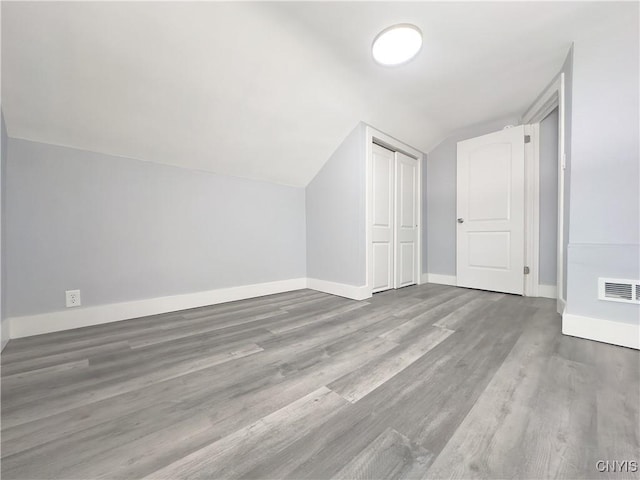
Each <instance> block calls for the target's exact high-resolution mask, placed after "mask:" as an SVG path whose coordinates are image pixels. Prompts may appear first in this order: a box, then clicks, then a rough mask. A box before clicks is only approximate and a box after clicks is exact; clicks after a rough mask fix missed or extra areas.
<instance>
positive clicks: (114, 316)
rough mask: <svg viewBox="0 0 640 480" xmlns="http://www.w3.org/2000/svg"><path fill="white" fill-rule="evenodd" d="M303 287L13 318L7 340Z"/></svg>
mask: <svg viewBox="0 0 640 480" xmlns="http://www.w3.org/2000/svg"><path fill="white" fill-rule="evenodd" d="M306 287H307V279H306V278H295V279H291V280H281V281H277V282H268V283H258V284H254V285H243V286H241V287H231V288H221V289H218V290H209V291H206V292H197V293H187V294H184V295H172V296H169V297H159V298H150V299H146V300H137V301H134V302H123V303H112V304H108V305H99V306H95V307H84V308H82V307H79V308H72V309H69V310H63V311H58V312H51V313H43V314H39V315H27V316H22V317H13V318H9V319H7V320H5V321H9V322H10V324H9V328H10V337H11V338H21V337H29V336H31V335H40V334H43V333H51V332H57V331H60V330H70V329H73V328H80V327H88V326H90V325H100V324H103V323H109V322H117V321H120V320H128V319H130V318H138V317H145V316H148V315H157V314H160V313H168V312H175V311H178V310H185V309H188V308H196V307H204V306H206V305H215V304H217V303H224V302H233V301H235V300H243V299H245V298H253V297H262V296H264V295H272V294H274V293H283V292H289V291H291V290H300V289H303V288H306Z"/></svg>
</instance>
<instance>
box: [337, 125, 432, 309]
mask: <svg viewBox="0 0 640 480" xmlns="http://www.w3.org/2000/svg"><path fill="white" fill-rule="evenodd" d="M374 140H375V143H377V144H379V145H381V146H384V147H386V148H388V149H390V150H393V151H395V152H402V153H404V154H405V155H408V156H410V157H413V158H415V159H416V160H417V161H418V172H417V175H418V191H417V192H416V197H417V203H418V205H417V220H418V227H417V228H418V245H417V247H418V248H417V250H418V252H417V255H416V265H415V268H416V273H417V274H416V277H417V278H416V281H417V283H418V285H420V283H422V277H421V275H420V273H419V272H421V271H422V162H423V154H422V152H420V151H419V150H416V149H415V148H413V147H411V146H409V145H407V144H406V143H404V142H401V141H400V140H397V139H395V138H393V137H391V136H390V135H387V134H386V133H383V132H381V131H380V130H376V129H375V128H373V127H371V126H370V125H366V126H365V135H364V141H365V146H364V151H365V153H366V159H365V177H366V178H365V182H366V185H365V197H364V198H365V255H366V261H365V265H366V267H365V278H366V282H367V284H366V285H365V288H366V289H367V293H368V296H367V297H364V298H369V297H370V296H371V292H372V291H373V287H372V285H373V278H372V275H373V269H372V268H371V255H372V248H371V236H372V233H371V228H372V227H371V224H372V221H371V219H372V218H373V212H372V204H371V201H372V198H373V194H372V191H371V188H372V166H371V165H372V160H373V148H372V147H373V143H374ZM394 281H395V275H394ZM349 298H351V297H349Z"/></svg>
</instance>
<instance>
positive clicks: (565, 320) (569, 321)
mask: <svg viewBox="0 0 640 480" xmlns="http://www.w3.org/2000/svg"><path fill="white" fill-rule="evenodd" d="M562 333H564V334H565V335H571V336H572V337H580V338H586V339H589V340H596V341H598V342H604V343H611V344H613V345H620V346H622V347H629V348H635V349H636V350H640V325H638V324H633V323H626V322H614V321H611V320H604V319H601V318H590V317H583V316H580V315H574V314H571V313H565V314H564V315H562Z"/></svg>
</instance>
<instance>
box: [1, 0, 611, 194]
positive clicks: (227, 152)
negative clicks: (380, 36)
mask: <svg viewBox="0 0 640 480" xmlns="http://www.w3.org/2000/svg"><path fill="white" fill-rule="evenodd" d="M602 14H606V5H603V4H592V3H591V4H587V3H577V2H576V3H545V2H540V3H537V2H532V3H519V2H512V3H503V2H497V3H480V2H472V3H439V2H426V3H400V2H393V3H377V2H355V3H329V2H326V3H325V2H309V3H307V2H289V3H269V2H261V3H224V2H214V3H208V2H188V3H187V2H159V3H155V2H130V3H127V2H42V3H40V2H2V108H3V111H4V114H5V119H6V124H7V130H8V134H9V136H11V137H16V138H24V139H29V140H35V141H40V142H46V143H52V144H57V145H67V146H72V147H76V148H81V149H86V150H91V151H96V152H102V153H109V154H113V155H121V156H126V157H131V158H136V159H140V160H147V161H153V162H160V163H166V164H171V165H177V166H182V167H186V168H194V169H201V170H208V171H212V172H217V173H222V174H227V175H236V176H241V177H247V178H255V179H262V180H267V181H273V182H277V183H283V184H288V185H295V186H305V185H306V184H307V183H308V182H309V181H310V180H311V179H312V178H313V177H314V175H315V174H316V172H317V171H318V170H319V169H320V168H321V167H322V165H323V164H324V162H325V161H326V160H327V159H328V158H329V156H330V155H331V153H332V152H333V151H334V150H335V148H336V147H337V146H338V145H339V144H340V142H341V141H342V139H343V138H344V137H345V136H346V135H347V134H348V133H349V132H350V131H351V129H353V127H354V126H355V125H356V124H357V123H358V122H359V121H365V122H367V123H369V124H371V125H374V126H375V127H377V128H379V129H381V130H383V131H385V132H387V133H388V134H390V135H393V136H395V137H397V138H399V139H401V140H403V141H405V142H407V143H409V144H411V145H412V146H414V147H416V148H418V149H421V150H423V151H425V152H426V151H429V149H430V148H432V147H433V146H435V145H436V144H437V143H438V142H439V141H440V140H442V139H443V138H444V137H445V136H446V134H447V133H448V132H450V131H452V130H455V129H458V128H460V127H463V126H466V125H470V124H473V123H477V122H479V121H483V120H488V119H491V118H498V117H503V116H506V115H508V114H513V113H521V112H522V111H523V110H524V109H525V108H526V106H527V105H529V104H530V103H531V102H532V101H533V99H534V97H535V96H536V95H537V94H538V93H539V92H540V91H541V90H542V89H543V87H544V86H545V85H546V84H547V83H548V82H549V81H550V79H551V78H552V76H553V75H554V74H555V73H557V71H558V70H559V68H560V66H561V65H562V62H563V60H564V57H565V55H566V53H567V51H568V49H569V47H570V44H571V38H572V34H573V33H572V32H573V31H575V29H576V28H589V26H590V25H591V24H593V23H594V22H597V19H598V17H599V15H602ZM402 22H410V23H414V24H416V25H417V26H418V27H420V28H421V29H422V31H423V33H424V37H425V45H424V47H423V50H422V52H421V53H420V55H419V57H418V58H417V59H415V61H413V62H411V63H409V64H407V65H404V66H401V67H396V68H384V67H380V66H377V65H375V64H374V63H373V61H372V59H371V54H370V46H371V42H372V40H373V37H374V36H375V35H376V34H377V33H378V32H379V31H380V30H382V29H383V28H385V27H387V26H389V25H392V24H394V23H402Z"/></svg>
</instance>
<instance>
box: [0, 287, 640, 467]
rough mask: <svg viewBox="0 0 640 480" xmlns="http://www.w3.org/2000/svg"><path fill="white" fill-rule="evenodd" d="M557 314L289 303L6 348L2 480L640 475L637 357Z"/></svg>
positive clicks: (450, 301)
mask: <svg viewBox="0 0 640 480" xmlns="http://www.w3.org/2000/svg"><path fill="white" fill-rule="evenodd" d="M560 327H561V325H560V317H559V316H558V315H557V314H556V313H555V302H554V301H551V300H546V299H528V298H523V297H517V296H512V295H504V294H498V293H491V292H482V291H478V290H468V289H462V288H456V287H449V286H444V285H434V284H426V285H421V286H415V287H407V288H403V289H400V290H394V291H388V292H383V293H380V294H376V295H374V296H373V298H371V299H369V300H367V301H364V302H356V301H352V300H347V299H344V298H340V297H335V296H331V295H327V294H323V293H319V292H314V291H310V290H301V291H296V292H289V293H284V294H279V295H271V296H267V297H261V298H256V299H250V300H242V301H238V302H232V303H227V304H221V305H214V306H210V307H203V308H197V309H192V310H187V311H182V312H173V313H169V314H165V315H155V316H151V317H145V318H140V319H135V320H128V321H123V322H116V323H111V324H106V325H99V326H95V327H87V328H82V329H76V330H71V331H66V332H58V333H52V334H47V335H40V336H37V337H30V338H25V339H19V340H12V341H11V342H10V343H9V345H8V346H7V347H6V348H5V350H4V351H3V352H2V357H1V375H2V376H1V387H2V392H1V397H2V405H1V408H2V412H1V422H2V423H1V427H0V436H1V441H0V447H1V453H0V469H1V472H0V473H1V475H2V478H3V479H39V478H50V479H89V478H91V479H93V478H96V479H97V478H100V479H134V478H149V479H155V478H157V479H168V478H171V479H180V478H185V479H187V478H188V479H199V478H202V479H205V478H206V479H217V478H225V479H226V478H247V479H276V478H290V479H325V478H327V479H328V478H339V479H377V478H379V479H409V478H410V479H414V478H416V479H418V478H527V479H530V478H576V479H577V478H581V479H582V478H621V479H622V478H640V473H638V472H622V473H621V472H617V473H600V472H599V471H598V470H597V468H596V462H597V461H598V460H604V461H607V460H608V461H610V462H612V461H619V462H622V461H625V460H626V461H639V460H640V458H639V457H640V427H639V425H640V417H639V410H640V382H639V378H640V353H639V352H637V351H634V350H630V349H625V348H621V347H615V346H611V345H605V344H600V343H596V342H590V341H588V340H581V339H577V338H572V337H565V336H562V335H561V331H560Z"/></svg>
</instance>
